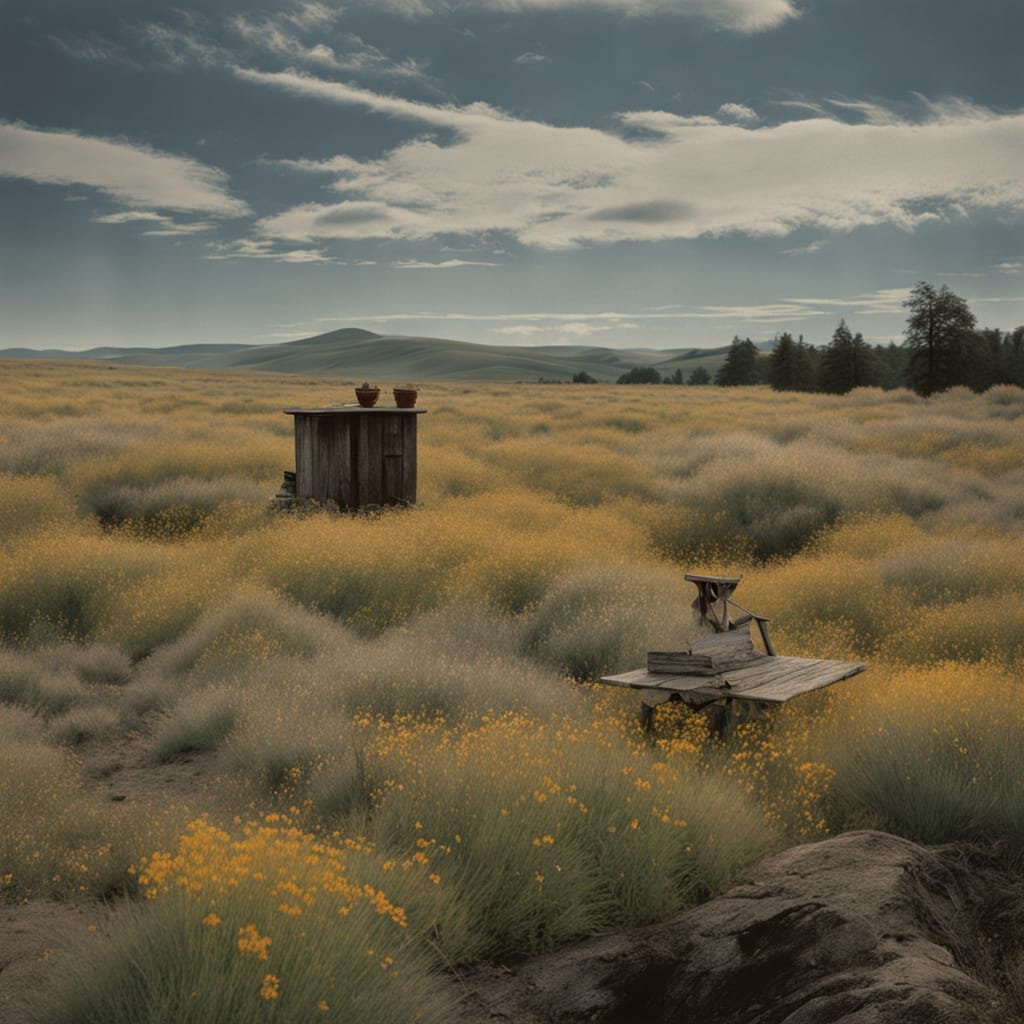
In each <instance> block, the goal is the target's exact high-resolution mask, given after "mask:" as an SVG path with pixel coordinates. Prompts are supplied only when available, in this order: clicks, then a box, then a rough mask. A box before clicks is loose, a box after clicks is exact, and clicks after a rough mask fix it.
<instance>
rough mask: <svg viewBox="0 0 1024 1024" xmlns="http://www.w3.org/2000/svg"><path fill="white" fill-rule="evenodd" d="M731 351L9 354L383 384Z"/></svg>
mask: <svg viewBox="0 0 1024 1024" xmlns="http://www.w3.org/2000/svg"><path fill="white" fill-rule="evenodd" d="M727 351H728V346H727V345H726V346H721V347H719V348H712V349H694V348H686V349H615V348H602V347H598V346H587V345H530V346H527V345H481V344H477V343H475V342H470V341H452V340H449V339H445V338H419V337H406V336H402V335H380V334H374V333H372V332H371V331H364V330H361V329H359V328H353V327H346V328H342V329H340V330H336V331H328V332H327V333H325V334H318V335H316V336H314V337H311V338H300V339H298V340H296V341H288V342H283V343H280V344H274V345H177V346H173V347H168V348H123V349H118V348H113V347H109V346H104V347H103V348H95V349H89V350H87V351H84V352H68V351H60V350H57V349H48V350H46V351H43V352H40V351H33V350H29V349H24V348H19V349H7V350H2V351H0V358H7V359H29V358H44V359H45V358H49V359H102V360H105V361H107V362H110V363H119V362H120V363H131V364H135V365H143V366H181V367H188V368H192V369H238V370H267V371H273V372H275V373H303V374H316V375H327V376H330V375H336V376H339V377H345V378H350V379H354V378H363V379H367V380H368V379H373V380H378V381H399V380H402V381H406V380H407V381H426V380H454V381H459V380H465V381H485V380H488V381H536V380H538V379H540V378H543V379H545V380H570V379H571V378H572V376H573V374H576V373H580V372H583V371H585V372H586V373H589V374H590V375H591V376H592V377H595V378H596V379H597V380H599V381H603V382H604V381H614V380H616V379H617V378H618V377H619V376H620V375H621V374H623V373H625V372H626V371H627V370H629V369H631V368H632V367H634V366H655V367H657V369H658V370H659V372H660V373H662V374H663V375H667V374H671V373H672V372H673V371H675V370H676V369H677V368H679V369H680V370H681V371H682V373H683V379H684V380H685V379H686V378H687V377H688V376H689V374H690V373H691V372H692V371H693V370H694V369H695V368H696V367H697V366H703V367H704V368H705V369H706V370H707V371H708V372H709V373H714V372H715V370H716V369H718V367H719V366H720V365H721V364H722V361H723V360H724V358H725V353H726V352H727Z"/></svg>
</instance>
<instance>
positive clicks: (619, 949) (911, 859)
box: [463, 832, 1013, 1024]
mask: <svg viewBox="0 0 1024 1024" xmlns="http://www.w3.org/2000/svg"><path fill="white" fill-rule="evenodd" d="M988 895H990V893H989V892H987V890H986V882H985V881H984V880H983V879H980V878H979V877H978V875H977V874H976V873H975V872H974V871H972V870H971V869H970V868H968V867H967V866H966V864H965V863H964V861H963V858H962V857H960V856H958V854H957V851H955V850H952V849H925V848H923V847H920V846H917V845H915V844H914V843H911V842H908V841H907V840H905V839H900V838H898V837H896V836H891V835H886V834H884V833H880V832H851V833H847V834H846V835H842V836H839V837H838V838H835V839H830V840H827V841H825V842H820V843H815V844H812V845H807V846H800V847H795V848H793V849H791V850H787V851H786V852H785V853H782V854H779V855H778V856H776V857H773V858H771V859H770V860H767V861H765V862H763V863H761V864H760V865H758V866H757V867H756V868H755V869H753V870H752V871H751V872H750V873H749V875H748V877H747V878H746V879H745V880H744V881H743V882H742V883H741V884H739V885H737V886H735V887H734V888H732V889H730V890H729V891H728V892H726V893H725V894H724V895H722V896H720V897H718V898H717V899H714V900H712V901H710V902H708V903H706V904H704V905H702V906H700V907H697V908H695V909H693V910H690V911H687V912H686V913H684V914H681V915H679V916H678V917H676V918H674V919H672V920H670V921H667V922H665V923H663V924H659V925H652V926H649V927H645V928H636V929H632V930H630V931H626V932H619V933H616V934H614V935H606V936H601V937H597V938H594V939H591V940H589V941H587V942H585V943H583V944H582V945H579V946H576V947H574V948H571V949H566V950H561V951H559V952H556V953H552V954H549V955H547V956H543V957H537V958H534V959H532V960H529V961H526V962H523V963H521V964H519V965H517V966H515V967H512V968H508V967H497V966H489V967H486V968H478V969H476V970H474V971H472V972H471V973H470V974H469V975H468V976H466V977H465V978H464V979H463V980H464V982H465V986H466V988H465V991H466V992H467V993H468V995H467V997H466V999H465V1002H464V1009H465V1020H466V1021H467V1022H469V1024H496V1022H502V1021H508V1022H514V1024H555V1022H557V1024H584V1022H586V1024H840V1022H841V1024H983V1022H984V1024H991V1022H994V1021H1004V1020H1005V1021H1009V1020H1011V1019H1013V1018H1012V1017H1010V1016H1008V1015H1007V1014H1006V1012H1005V1011H1004V1010H1003V1009H1002V1005H1003V1004H1002V1000H1001V998H1000V995H999V993H998V992H997V991H995V989H994V988H992V987H989V986H988V985H985V984H983V983H982V982H980V981H978V980H977V979H976V978H974V977H972V976H971V974H969V973H968V972H967V971H966V970H965V969H964V967H963V964H965V963H968V962H971V960H972V957H973V956H974V952H972V950H973V944H974V943H976V942H977V940H978V935H977V933H976V930H975V929H976V918H975V915H976V912H977V911H978V909H979V907H980V906H981V905H982V904H983V903H984V902H985V900H986V898H987V896H988Z"/></svg>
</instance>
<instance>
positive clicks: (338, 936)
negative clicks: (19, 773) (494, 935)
mask: <svg viewBox="0 0 1024 1024" xmlns="http://www.w3.org/2000/svg"><path fill="white" fill-rule="evenodd" d="M382 861H383V857H382V856H380V855H378V854H377V853H376V851H374V850H373V849H372V848H370V847H368V846H367V845H366V844H365V843H355V842H350V843H345V842H339V841H337V840H333V839H331V838H330V837H325V836H319V835H315V834H311V833H308V832H303V831H301V830H300V829H299V828H297V827H296V826H295V825H294V824H292V823H291V821H290V820H288V819H285V818H281V817H280V816H279V815H268V816H267V817H266V818H265V819H263V820H261V821H254V822H252V823H250V824H249V825H248V826H246V827H245V828H244V830H243V831H242V832H241V833H239V832H237V831H236V832H235V833H234V834H229V833H228V832H226V831H223V830H221V829H219V828H216V827H214V826H212V825H210V824H209V823H207V822H205V821H203V820H198V821H195V822H193V823H192V825H190V826H189V828H188V829H187V831H186V832H185V833H184V834H183V835H182V836H181V838H180V839H179V841H178V844H177V847H176V848H175V849H173V850H171V851H169V852H166V853H160V852H158V853H155V854H153V855H152V856H151V857H148V858H146V859H144V860H143V861H142V862H141V864H140V867H139V872H138V876H137V877H138V882H139V885H140V887H141V888H142V889H143V890H144V891H145V892H146V894H147V896H149V897H151V901H148V902H147V904H146V905H145V906H144V907H134V908H127V909H125V910H122V911H121V912H119V914H118V915H117V916H116V917H115V918H114V920H113V921H112V927H111V929H110V931H109V932H108V934H107V935H105V936H101V937H99V938H98V939H97V940H96V941H95V942H94V943H92V944H91V945H90V946H88V947H85V948H83V949H82V950H81V952H80V955H79V956H78V957H77V958H75V960H74V966H73V967H72V970H71V975H72V976H71V978H70V979H69V982H68V984H67V985H66V986H65V987H64V988H63V990H62V991H61V993H60V994H59V995H58V996H57V999H56V1004H57V1005H56V1007H55V1008H54V1009H52V1010H51V1012H50V1013H49V1015H48V1017H47V1019H48V1020H50V1021H53V1022H54V1024H58V1022H64V1024H100V1022H102V1024H166V1022H167V1021H171V1020H173V1021H175V1024H205V1022H207V1021H213V1020H216V1021H255V1020H263V1019H268V1020H269V1019H277V1020H282V1021H295V1022H299V1021H315V1020H325V1021H352V1020H358V1021H360V1022H365V1024H393V1022H394V1021H398V1020H403V1021H412V1020H417V1021H423V1022H424V1024H430V1022H440V1021H445V1020H449V1019H451V1018H450V1014H451V1012H452V1007H451V1005H450V1000H448V999H446V998H443V997H441V996H440V995H439V990H438V987H437V986H436V984H435V983H434V981H433V979H432V977H431V975H430V967H431V955H430V951H429V947H428V946H427V945H426V943H425V942H423V941H422V940H421V932H420V931H419V929H418V922H416V921H415V920H414V919H412V918H411V917H410V916H409V914H408V913H407V912H406V909H405V908H404V907H402V906H401V905H400V904H398V903H397V902H395V900H394V897H393V895H392V893H393V892H394V889H395V888H396V887H388V888H385V886H386V885H387V882H386V881H381V879H388V878H389V877H390V878H391V879H392V881H397V879H396V877H395V876H396V875H401V874H402V873H403V871H402V868H400V867H399V868H398V869H397V870H396V871H394V872H391V873H389V872H386V871H384V870H382V864H381V862H382ZM411 867H412V870H413V871H414V872H415V874H417V875H418V876H419V875H422V874H423V872H422V871H421V870H420V869H419V865H412V866H411ZM407 870H408V869H407ZM427 884H428V885H429V883H427ZM397 888H401V885H399V886H397Z"/></svg>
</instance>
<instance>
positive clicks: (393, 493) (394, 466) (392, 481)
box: [381, 455, 402, 505]
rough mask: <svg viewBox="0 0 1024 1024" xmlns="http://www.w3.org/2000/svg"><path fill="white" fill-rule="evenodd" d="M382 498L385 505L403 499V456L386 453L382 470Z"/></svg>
mask: <svg viewBox="0 0 1024 1024" xmlns="http://www.w3.org/2000/svg"><path fill="white" fill-rule="evenodd" d="M381 500H382V501H383V503H384V504H385V505H394V504H397V503H399V502H401V501H402V456H401V455H385V456H384V465H383V467H382V470H381Z"/></svg>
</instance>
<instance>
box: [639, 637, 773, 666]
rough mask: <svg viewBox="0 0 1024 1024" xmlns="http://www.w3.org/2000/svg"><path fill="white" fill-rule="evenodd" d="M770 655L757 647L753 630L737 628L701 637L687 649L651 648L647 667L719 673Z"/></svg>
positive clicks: (648, 653)
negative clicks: (752, 634) (667, 649)
mask: <svg viewBox="0 0 1024 1024" xmlns="http://www.w3.org/2000/svg"><path fill="white" fill-rule="evenodd" d="M766 657H767V655H765V654H762V653H761V652H760V651H758V650H756V649H755V647H754V641H753V640H752V639H751V638H750V631H749V630H745V629H736V630H730V631H729V632H727V633H715V634H713V635H712V636H704V637H700V639H698V640H695V641H693V643H691V644H690V646H689V648H687V649H686V650H685V651H648V652H647V671H648V672H655V673H664V672H667V673H672V674H675V675H681V676H686V675H701V676H715V675H720V674H721V673H723V672H726V671H728V670H729V669H734V668H739V667H741V666H743V665H748V664H750V663H751V662H757V661H761V660H763V659H764V658H766Z"/></svg>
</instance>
